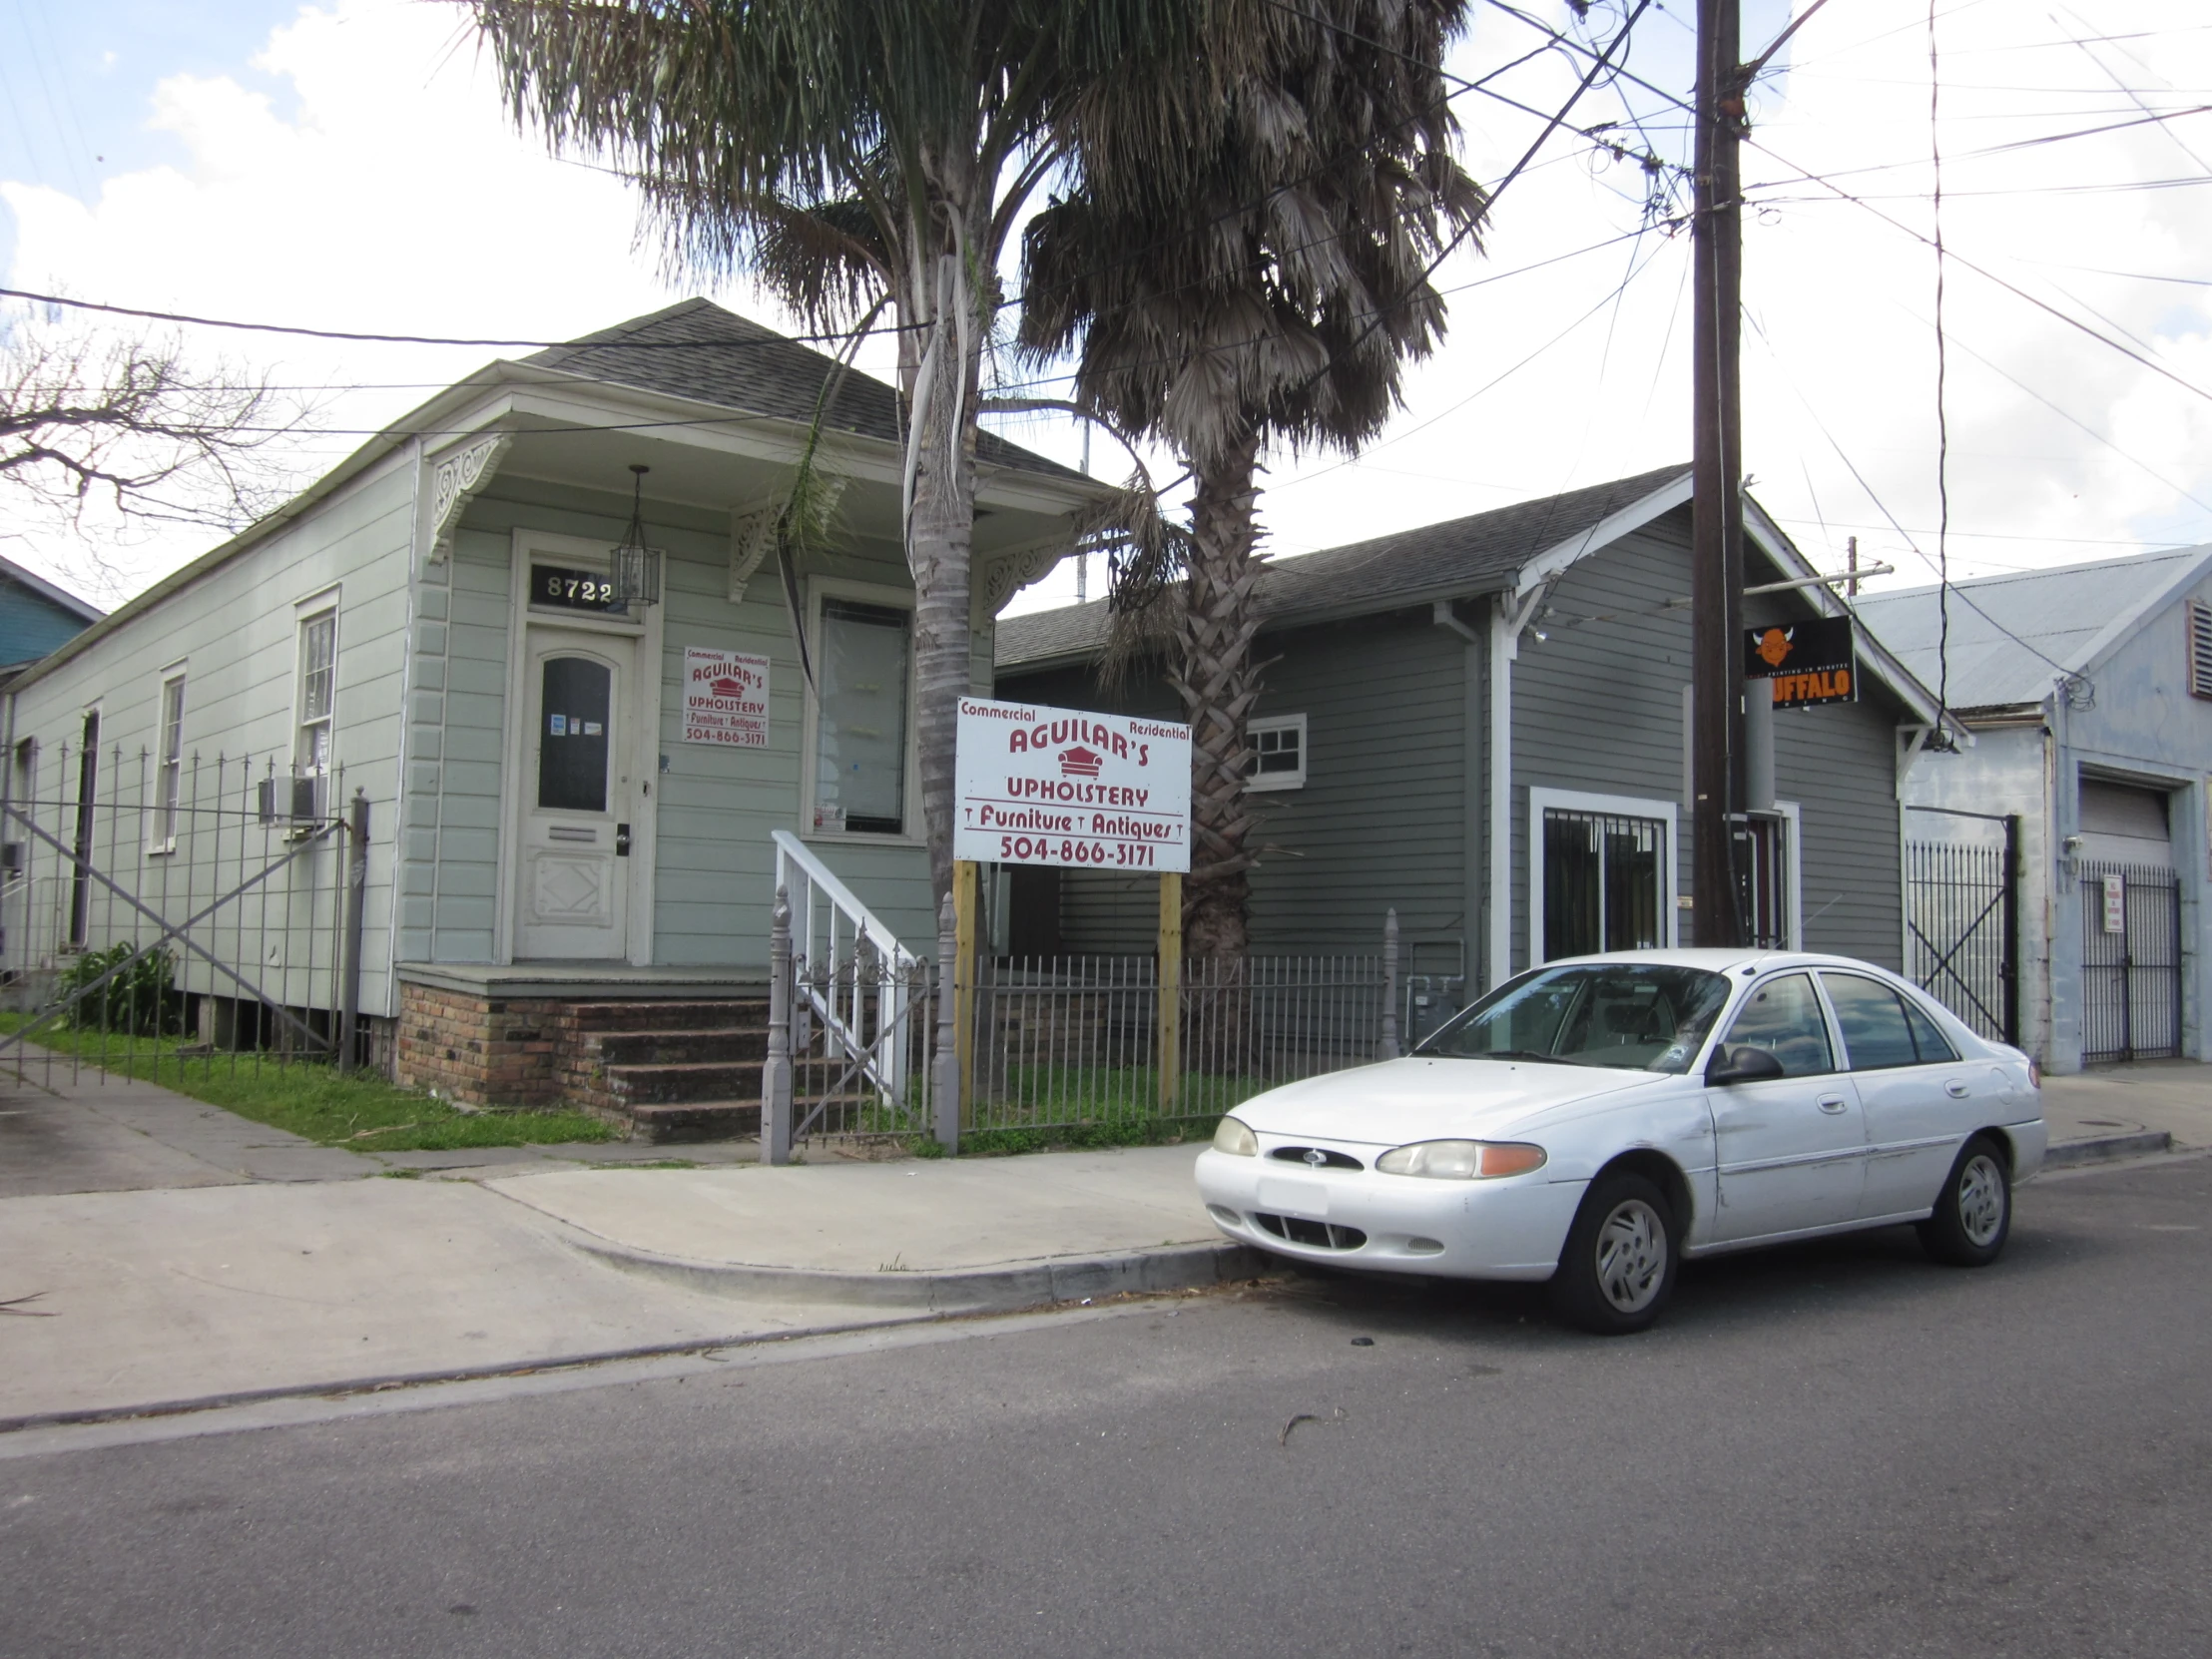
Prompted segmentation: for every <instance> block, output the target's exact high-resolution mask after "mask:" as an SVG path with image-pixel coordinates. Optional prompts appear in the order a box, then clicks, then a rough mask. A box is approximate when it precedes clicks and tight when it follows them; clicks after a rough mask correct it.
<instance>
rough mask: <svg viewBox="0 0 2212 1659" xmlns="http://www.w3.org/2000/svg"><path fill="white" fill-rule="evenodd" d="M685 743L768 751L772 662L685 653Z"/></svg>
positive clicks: (741, 655) (697, 650) (742, 655)
mask: <svg viewBox="0 0 2212 1659" xmlns="http://www.w3.org/2000/svg"><path fill="white" fill-rule="evenodd" d="M684 741H685V742H686V743H717V744H724V745H727V746H728V747H730V748H733V749H766V748H767V747H768V659H767V658H766V657H756V656H753V655H751V654H750V653H748V652H744V651H709V650H704V649H702V648H701V647H699V646H696V645H692V646H686V647H685V648H684Z"/></svg>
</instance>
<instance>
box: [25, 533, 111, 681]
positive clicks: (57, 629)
mask: <svg viewBox="0 0 2212 1659" xmlns="http://www.w3.org/2000/svg"><path fill="white" fill-rule="evenodd" d="M105 615H107V612H105V611H103V610H101V609H99V608H98V607H97V606H93V605H88V604H86V603H85V602H84V601H83V600H82V599H79V598H78V597H77V596H76V595H75V594H73V593H69V592H66V591H64V590H63V589H61V588H57V587H56V586H54V584H53V583H51V582H49V581H47V580H46V579H45V578H44V577H40V576H34V575H32V574H31V573H30V572H29V571H27V570H25V569H24V568H23V567H22V566H21V565H19V564H16V563H14V562H13V561H11V560H8V559H0V679H4V678H5V677H6V676H7V675H9V674H10V673H12V672H13V671H14V670H16V669H19V668H21V667H22V666H23V665H24V664H25V663H35V662H37V661H38V660H39V658H41V657H43V656H45V655H46V654H47V653H48V652H49V651H52V650H53V649H55V647H57V646H59V645H61V644H63V643H64V642H66V641H68V640H72V639H75V638H76V637H77V636H78V635H79V634H81V633H83V632H84V631H85V630H86V629H87V628H90V627H91V626H92V625H93V624H94V623H96V622H98V621H99V620H100V619H101V618H102V617H103V616H105Z"/></svg>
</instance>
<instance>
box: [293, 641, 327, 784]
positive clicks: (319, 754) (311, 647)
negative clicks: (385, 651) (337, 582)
mask: <svg viewBox="0 0 2212 1659" xmlns="http://www.w3.org/2000/svg"><path fill="white" fill-rule="evenodd" d="M337 678H338V613H337V607H336V606H334V605H333V606H331V607H330V608H329V609H327V610H320V611H315V612H313V613H311V614H309V615H307V616H303V617H301V618H300V619H299V692H298V709H299V732H298V738H297V741H296V743H295V745H294V747H293V750H292V765H293V768H294V770H296V771H298V772H302V773H309V774H321V773H326V772H328V771H329V770H330V748H331V732H332V727H333V724H334V721H335V717H336V705H337Z"/></svg>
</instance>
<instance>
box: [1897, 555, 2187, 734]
mask: <svg viewBox="0 0 2212 1659" xmlns="http://www.w3.org/2000/svg"><path fill="white" fill-rule="evenodd" d="M2208 566H2212V546H2205V547H2185V548H2176V549H2173V550H2170V551H2167V552H2162V553H2138V554H2134V555H2131V556H2129V557H2127V558H2124V559H2097V560H2093V561H2090V562H2088V563H2085V564H2076V565H2058V566H2054V567H2051V568H2048V569H2044V570H2029V571H2017V572H2011V573H2007V574H2005V575H2002V576H1979V577H1974V578H1972V579H1970V580H1967V581H1963V582H1953V583H1951V584H1950V590H1951V593H1950V604H1949V606H1948V607H1947V609H1948V611H1949V629H1948V641H1947V647H1946V645H1945V643H1944V624H1943V615H1942V613H1943V610H1944V609H1945V607H1943V606H1942V605H1941V603H1940V602H1939V595H1940V593H1941V591H1942V590H1941V589H1940V588H1939V587H1926V588H1910V589H1906V590H1904V591H1902V592H1896V593H1883V594H1872V595H1868V596H1866V597H1864V598H1861V599H1860V600H1859V601H1857V607H1856V608H1857V610H1858V612H1859V615H1860V617H1861V619H1862V620H1863V621H1864V622H1865V623H1866V624H1867V626H1868V627H1869V628H1870V629H1872V630H1873V631H1874V632H1875V633H1876V634H1877V635H1878V636H1879V637H1880V638H1881V639H1882V641H1883V643H1884V644H1886V645H1887V646H1888V647H1889V648H1890V649H1891V650H1892V651H1894V652H1895V653H1896V654H1897V656H1898V658H1899V659H1900V660H1901V661H1903V662H1904V663H1905V664H1906V666H1907V667H1909V668H1911V669H1912V670H1913V672H1914V674H1915V675H1916V676H1918V677H1919V678H1920V679H1921V680H1923V681H1926V682H1928V683H1929V684H1934V683H1935V682H1936V680H1937V679H1938V678H1939V677H1941V675H1942V671H1943V666H1944V661H1945V660H1946V659H1947V663H1948V668H1949V674H1948V686H1949V694H1950V703H1951V706H1952V707H1954V708H1960V709H1990V708H2008V707H2017V706H2020V705H2024V704H2035V703H2040V702H2041V701H2042V700H2043V699H2044V698H2045V697H2047V696H2049V695H2050V691H2051V688H2052V686H2053V685H2054V684H2055V683H2056V681H2057V679H2058V677H2059V675H2060V674H2061V673H2064V674H2084V673H2087V672H2088V671H2089V670H2090V669H2091V668H2093V667H2094V666H2095V665H2096V663H2097V662H2098V661H2099V660H2100V659H2101V658H2103V657H2104V656H2105V655H2106V654H2107V653H2108V652H2110V651H2111V650H2112V649H2113V648H2114V647H2115V646H2116V645H2118V644H2119V643H2120V641H2121V640H2122V639H2124V638H2126V637H2128V636H2129V635H2131V634H2132V633H2133V632H2134V631H2135V630H2136V629H2137V628H2138V627H2139V626H2140V625H2141V623H2142V622H2143V620H2144V619H2145V618H2146V617H2147V616H2149V615H2150V614H2152V613H2153V612H2155V611H2157V610H2160V609H2162V608H2163V607H2164V605H2165V604H2166V603H2167V601H2169V600H2170V599H2171V598H2172V596H2173V595H2174V594H2175V592H2176V591H2177V590H2179V589H2181V588H2184V587H2187V586H2190V585H2191V584H2193V583H2194V582H2196V581H2198V580H2199V579H2201V577H2202V576H2203V575H2204V573H2205V571H2206V569H2207V567H2208Z"/></svg>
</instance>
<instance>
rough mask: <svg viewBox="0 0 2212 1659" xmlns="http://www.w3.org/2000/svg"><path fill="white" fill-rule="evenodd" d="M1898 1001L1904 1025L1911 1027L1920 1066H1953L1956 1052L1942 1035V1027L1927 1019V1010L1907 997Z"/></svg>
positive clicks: (1956, 1057) (1902, 997)
mask: <svg viewBox="0 0 2212 1659" xmlns="http://www.w3.org/2000/svg"><path fill="white" fill-rule="evenodd" d="M1898 1000H1899V1001H1900V1002H1902V1003H1904V1004H1905V1023H1906V1024H1907V1025H1909V1026H1911V1027H1912V1030H1913V1042H1914V1045H1915V1046H1916V1047H1918V1048H1919V1050H1920V1056H1921V1064H1922V1065H1924V1066H1935V1065H1951V1064H1954V1063H1955V1062H1956V1061H1957V1059H1958V1050H1957V1049H1955V1048H1953V1047H1952V1046H1951V1042H1950V1039H1949V1038H1948V1037H1946V1036H1944V1035H1943V1032H1942V1027H1940V1026H1938V1025H1937V1024H1936V1022H1935V1021H1934V1020H1932V1019H1930V1018H1929V1017H1928V1010H1927V1009H1925V1008H1923V1007H1922V1006H1921V1005H1920V1004H1919V1003H1917V1002H1915V1001H1914V1000H1913V999H1912V998H1911V997H1909V996H1901V997H1899V998H1898Z"/></svg>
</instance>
